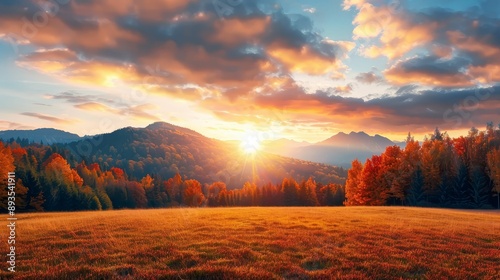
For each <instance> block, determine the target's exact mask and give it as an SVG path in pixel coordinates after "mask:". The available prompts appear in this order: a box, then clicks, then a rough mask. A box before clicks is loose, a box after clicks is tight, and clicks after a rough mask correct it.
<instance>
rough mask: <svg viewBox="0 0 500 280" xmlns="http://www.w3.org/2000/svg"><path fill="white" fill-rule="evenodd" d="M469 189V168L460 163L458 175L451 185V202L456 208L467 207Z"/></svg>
mask: <svg viewBox="0 0 500 280" xmlns="http://www.w3.org/2000/svg"><path fill="white" fill-rule="evenodd" d="M470 189H471V185H470V177H469V170H468V169H467V166H465V164H463V163H461V164H460V167H459V169H458V175H457V178H456V181H455V184H454V186H453V193H452V198H453V203H452V205H453V206H454V207H456V208H467V207H469V206H470V204H469V192H470Z"/></svg>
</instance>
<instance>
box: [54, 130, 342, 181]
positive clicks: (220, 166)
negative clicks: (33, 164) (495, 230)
mask: <svg viewBox="0 0 500 280" xmlns="http://www.w3.org/2000/svg"><path fill="white" fill-rule="evenodd" d="M63 148H66V149H68V150H69V151H71V153H72V157H71V158H73V160H74V162H73V163H74V164H75V163H78V162H81V161H82V160H84V161H85V162H96V163H99V165H100V166H101V169H103V170H109V169H110V168H112V167H119V168H122V169H123V170H125V172H126V173H127V174H128V176H129V179H138V180H140V179H141V178H142V177H144V176H145V175H146V174H150V175H151V176H160V177H161V178H163V179H168V178H171V177H173V176H174V175H175V174H176V173H180V174H181V175H182V176H185V177H186V178H189V179H196V180H198V181H200V182H201V183H204V184H205V183H207V184H210V183H212V182H214V181H223V182H225V183H226V184H227V185H228V188H241V187H242V186H243V184H244V183H245V182H247V181H256V183H258V184H264V183H268V182H271V183H278V182H281V180H282V179H283V178H285V177H290V176H291V177H293V178H295V179H296V180H302V179H307V178H308V177H309V176H313V177H314V178H315V179H316V181H318V182H322V183H343V182H344V181H345V177H346V171H345V170H344V169H342V168H338V167H333V166H330V165H326V164H320V163H313V162H308V161H304V160H299V159H293V158H287V157H283V156H279V155H274V154H269V153H266V152H264V151H260V152H258V153H256V154H254V155H246V154H244V153H243V151H242V149H241V148H240V147H239V143H235V142H224V141H220V140H216V139H212V138H207V137H205V136H203V135H201V134H199V133H197V132H195V131H193V130H190V129H187V128H183V127H179V126H175V125H172V124H169V123H164V122H159V123H154V124H152V125H149V126H147V127H146V128H133V127H127V128H123V129H119V130H117V131H114V132H112V133H108V134H103V135H98V136H95V137H92V138H88V139H83V140H80V141H78V142H74V143H70V144H67V145H64V147H63Z"/></svg>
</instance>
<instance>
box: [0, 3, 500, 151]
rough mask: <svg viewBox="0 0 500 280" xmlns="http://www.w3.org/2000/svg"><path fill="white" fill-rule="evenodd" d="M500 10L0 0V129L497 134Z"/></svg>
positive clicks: (318, 137)
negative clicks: (490, 130) (156, 127)
mask: <svg viewBox="0 0 500 280" xmlns="http://www.w3.org/2000/svg"><path fill="white" fill-rule="evenodd" d="M499 15H500V1H496V0H476V1H472V0H464V1H453V0H435V1H413V0H344V1H341V0H338V1H335V0H315V1H314V0H308V1H305V0H295V1H292V0H281V1H279V0H252V1H250V0H248V1H245V0H143V1H138V0H137V1H135V0H122V1H114V0H50V1H49V0H2V1H0V62H1V64H0V93H1V102H0V130H7V129H33V128H42V127H52V128H56V129H61V130H65V131H69V132H72V133H76V134H79V135H81V136H83V135H94V134H100V133H107V132H111V131H114V130H116V129H119V128H122V127H126V126H133V127H145V126H147V125H148V124H151V123H153V122H157V121H165V122H169V123H172V124H175V125H179V126H183V127H187V128H190V129H193V130H196V131H198V132H200V133H202V134H204V135H206V136H208V137H212V138H217V139H221V140H231V139H241V138H242V137H244V135H248V134H249V133H253V134H256V135H257V136H258V137H259V139H260V140H272V139H279V138H289V139H294V140H297V141H309V142H319V141H322V140H324V139H326V138H329V137H330V136H332V135H334V134H336V133H338V132H341V131H342V132H350V131H365V132H367V133H369V134H372V135H373V134H380V135H384V136H387V137H388V138H390V139H391V140H397V141H402V140H404V139H405V138H406V135H407V134H408V132H411V133H412V134H413V135H414V136H415V138H417V139H422V138H423V137H424V135H427V134H429V133H432V131H434V129H435V128H436V127H438V128H439V129H441V130H442V131H446V132H448V134H449V135H451V136H458V135H465V134H467V131H468V130H469V129H470V128H471V127H477V128H479V129H483V128H484V127H485V125H486V123H487V122H490V121H492V122H494V123H495V124H498V122H500V85H499V82H500V18H499Z"/></svg>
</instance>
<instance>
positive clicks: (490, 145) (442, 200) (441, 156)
mask: <svg viewBox="0 0 500 280" xmlns="http://www.w3.org/2000/svg"><path fill="white" fill-rule="evenodd" d="M499 147H500V125H499V126H498V128H497V129H495V128H494V127H493V124H492V123H489V124H488V125H487V127H486V130H485V131H479V130H477V129H475V128H472V129H471V130H470V131H469V133H468V135H467V136H461V137H458V138H454V139H452V138H450V137H449V136H448V135H447V133H442V132H440V131H439V129H437V128H436V130H435V131H434V133H433V134H432V135H430V137H426V138H425V139H424V141H423V142H422V143H421V144H420V143H419V142H417V141H415V140H414V138H413V137H411V135H410V134H409V135H408V138H407V140H406V147H405V148H404V149H401V148H400V147H398V146H391V147H387V148H386V150H385V152H384V153H382V154H381V155H374V156H373V157H371V158H369V159H367V160H366V162H365V163H364V164H363V163H361V162H360V161H358V160H354V161H353V162H352V167H351V169H349V171H348V177H347V181H346V185H345V191H346V202H345V205H348V206H354V205H409V206H429V207H451V208H483V209H484V208H491V207H492V206H496V207H500V197H499V194H500V149H499Z"/></svg>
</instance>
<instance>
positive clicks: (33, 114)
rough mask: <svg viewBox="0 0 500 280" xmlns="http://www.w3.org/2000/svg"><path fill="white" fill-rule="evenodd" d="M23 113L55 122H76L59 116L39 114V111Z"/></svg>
mask: <svg viewBox="0 0 500 280" xmlns="http://www.w3.org/2000/svg"><path fill="white" fill-rule="evenodd" d="M21 115H24V116H28V117H34V118H38V119H41V120H45V121H49V122H53V123H56V124H74V123H76V121H75V120H70V119H61V118H57V117H53V116H49V115H45V114H39V113H31V112H24V113H21Z"/></svg>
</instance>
